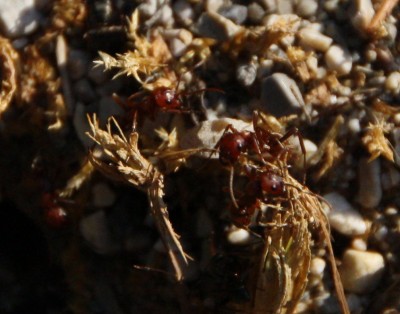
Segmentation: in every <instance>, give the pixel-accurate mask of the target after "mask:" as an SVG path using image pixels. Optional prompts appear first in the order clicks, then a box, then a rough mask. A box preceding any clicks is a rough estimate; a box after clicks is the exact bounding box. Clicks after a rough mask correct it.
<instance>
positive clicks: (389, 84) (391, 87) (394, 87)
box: [385, 71, 400, 94]
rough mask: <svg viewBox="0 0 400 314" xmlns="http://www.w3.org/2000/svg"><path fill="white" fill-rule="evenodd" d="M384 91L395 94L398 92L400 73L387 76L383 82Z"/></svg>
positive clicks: (396, 72)
mask: <svg viewBox="0 0 400 314" xmlns="http://www.w3.org/2000/svg"><path fill="white" fill-rule="evenodd" d="M385 89H386V90H387V91H389V92H391V93H394V94H397V93H399V91H400V72H398V71H394V72H392V73H390V74H389V76H388V78H387V79H386V82H385Z"/></svg>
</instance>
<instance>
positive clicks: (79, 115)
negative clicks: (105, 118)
mask: <svg viewBox="0 0 400 314" xmlns="http://www.w3.org/2000/svg"><path fill="white" fill-rule="evenodd" d="M86 113H87V108H86V107H85V105H84V104H83V103H81V102H78V103H77V104H76V106H75V111H74V117H73V120H72V122H73V125H74V129H75V132H76V135H77V136H78V138H79V140H80V141H81V143H82V144H83V146H84V147H85V148H87V149H89V148H90V147H91V146H92V145H93V140H92V139H91V138H89V136H87V134H86V133H87V132H89V131H90V126H89V123H88V120H87V118H86Z"/></svg>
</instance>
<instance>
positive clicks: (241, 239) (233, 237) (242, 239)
mask: <svg viewBox="0 0 400 314" xmlns="http://www.w3.org/2000/svg"><path fill="white" fill-rule="evenodd" d="M249 240H250V233H249V232H248V231H247V230H244V229H242V228H235V229H233V230H231V231H229V233H228V242H229V243H231V244H233V245H242V244H246V243H248V241H249Z"/></svg>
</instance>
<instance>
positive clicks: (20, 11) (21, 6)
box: [0, 0, 41, 38]
mask: <svg viewBox="0 0 400 314" xmlns="http://www.w3.org/2000/svg"><path fill="white" fill-rule="evenodd" d="M35 5H36V1H35V0H18V1H10V0H0V27H1V28H2V30H3V32H4V33H5V34H6V36H7V37H10V38H16V37H21V36H26V35H29V34H31V33H33V32H34V31H35V30H36V29H37V27H38V26H39V20H40V18H41V17H40V14H39V12H38V11H37V10H36V8H35Z"/></svg>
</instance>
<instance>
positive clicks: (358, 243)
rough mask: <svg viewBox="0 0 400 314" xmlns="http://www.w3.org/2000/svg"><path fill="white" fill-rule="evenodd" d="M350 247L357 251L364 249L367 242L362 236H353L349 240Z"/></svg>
mask: <svg viewBox="0 0 400 314" xmlns="http://www.w3.org/2000/svg"><path fill="white" fill-rule="evenodd" d="M351 248H353V249H355V250H357V251H366V250H367V243H366V242H365V240H364V239H362V238H355V239H353V241H351Z"/></svg>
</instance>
